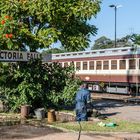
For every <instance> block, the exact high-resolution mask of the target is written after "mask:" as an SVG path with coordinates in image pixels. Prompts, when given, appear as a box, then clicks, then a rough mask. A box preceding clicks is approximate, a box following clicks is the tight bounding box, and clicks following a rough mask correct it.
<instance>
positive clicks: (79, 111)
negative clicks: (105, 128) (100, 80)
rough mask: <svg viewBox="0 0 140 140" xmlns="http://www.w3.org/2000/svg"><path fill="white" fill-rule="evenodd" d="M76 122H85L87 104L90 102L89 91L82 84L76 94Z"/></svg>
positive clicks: (85, 85) (86, 86)
mask: <svg viewBox="0 0 140 140" xmlns="http://www.w3.org/2000/svg"><path fill="white" fill-rule="evenodd" d="M75 100H76V107H75V111H76V121H87V120H88V118H87V103H88V102H90V91H89V90H88V85H87V84H85V83H84V84H82V85H81V86H80V89H79V90H78V91H77V93H76V98H75Z"/></svg>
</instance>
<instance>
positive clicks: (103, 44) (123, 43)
mask: <svg viewBox="0 0 140 140" xmlns="http://www.w3.org/2000/svg"><path fill="white" fill-rule="evenodd" d="M131 38H132V36H131V35H126V36H125V37H122V38H120V39H117V45H116V46H117V47H128V46H132V45H133V42H132V39H131ZM107 48H114V40H111V39H109V38H107V37H105V36H102V37H100V38H98V39H97V40H95V43H94V45H93V47H92V48H91V49H92V50H97V49H107Z"/></svg>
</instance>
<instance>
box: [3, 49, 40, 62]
mask: <svg viewBox="0 0 140 140" xmlns="http://www.w3.org/2000/svg"><path fill="white" fill-rule="evenodd" d="M37 58H41V54H40V53H37V52H22V51H9V50H0V61H11V62H12V61H28V60H30V59H37Z"/></svg>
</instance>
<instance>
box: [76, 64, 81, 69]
mask: <svg viewBox="0 0 140 140" xmlns="http://www.w3.org/2000/svg"><path fill="white" fill-rule="evenodd" d="M80 69H81V63H80V62H76V70H80Z"/></svg>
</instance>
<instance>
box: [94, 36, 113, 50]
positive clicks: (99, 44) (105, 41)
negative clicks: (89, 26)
mask: <svg viewBox="0 0 140 140" xmlns="http://www.w3.org/2000/svg"><path fill="white" fill-rule="evenodd" d="M106 48H113V41H112V40H111V39H109V38H107V37H105V36H102V37H100V38H98V39H97V40H95V43H94V45H93V47H92V49H94V50H96V49H106Z"/></svg>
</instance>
